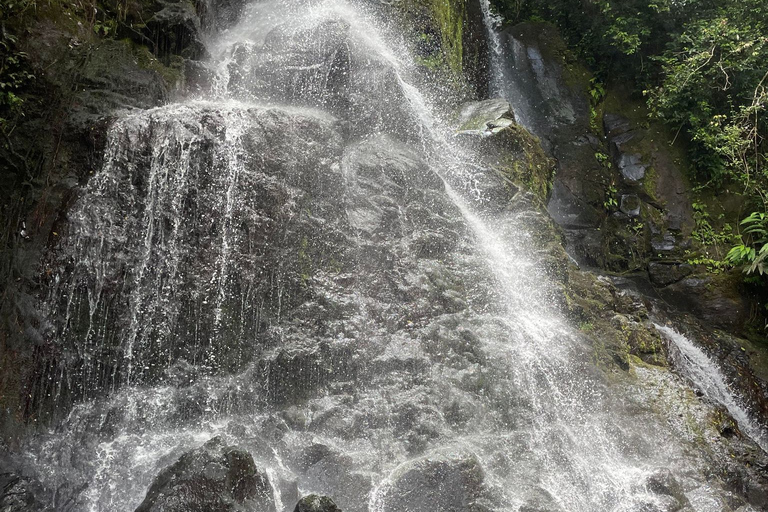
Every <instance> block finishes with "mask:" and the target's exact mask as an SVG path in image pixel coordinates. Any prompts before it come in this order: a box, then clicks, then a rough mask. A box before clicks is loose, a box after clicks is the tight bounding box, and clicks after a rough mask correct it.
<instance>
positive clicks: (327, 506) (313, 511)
mask: <svg viewBox="0 0 768 512" xmlns="http://www.w3.org/2000/svg"><path fill="white" fill-rule="evenodd" d="M293 512H341V509H340V508H339V507H337V506H336V504H335V503H334V502H333V500H332V499H331V498H329V497H328V496H318V495H317V494H310V495H309V496H304V497H303V498H301V500H299V502H298V503H297V504H296V508H294V509H293Z"/></svg>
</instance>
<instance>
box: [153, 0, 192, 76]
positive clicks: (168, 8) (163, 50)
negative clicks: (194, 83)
mask: <svg viewBox="0 0 768 512" xmlns="http://www.w3.org/2000/svg"><path fill="white" fill-rule="evenodd" d="M158 3H159V5H160V6H161V8H160V10H159V11H157V12H156V13H155V15H154V16H152V18H150V19H149V21H147V31H148V32H149V36H150V39H151V40H152V41H153V42H154V43H155V53H156V54H157V55H159V56H160V57H161V58H164V59H166V61H167V60H168V58H169V57H170V56H171V55H180V56H182V57H185V58H188V59H198V58H200V57H202V56H203V55H204V53H205V45H204V44H203V42H202V37H201V29H200V18H199V17H198V15H197V9H196V8H195V5H194V3H192V2H190V1H188V0H181V1H176V2H172V1H164V0H158Z"/></svg>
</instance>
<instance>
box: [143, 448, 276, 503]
mask: <svg viewBox="0 0 768 512" xmlns="http://www.w3.org/2000/svg"><path fill="white" fill-rule="evenodd" d="M241 510H249V511H258V512H275V503H274V500H273V497H272V486H271V485H270V482H269V479H268V478H267V476H266V475H265V474H263V473H262V472H260V471H259V470H258V469H257V468H256V464H255V463H254V461H253V457H252V456H251V455H250V454H249V453H248V452H246V451H244V450H241V449H239V448H236V447H232V446H226V445H225V444H224V442H223V441H222V440H221V438H218V437H216V438H213V439H211V440H210V441H208V442H207V443H206V444H205V445H203V446H202V447H200V448H198V449H196V450H192V451H190V452H187V453H185V454H184V455H182V456H181V457H180V458H179V460H178V461H177V462H176V463H175V464H173V465H172V466H170V467H168V468H166V469H165V470H164V471H163V472H162V473H160V475H158V476H157V478H155V481H154V482H153V483H152V486H151V487H150V488H149V491H148V492H147V496H146V498H144V501H143V502H142V503H141V505H139V508H137V509H136V512H161V511H162V512H194V511H199V512H234V511H241Z"/></svg>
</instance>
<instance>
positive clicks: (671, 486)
mask: <svg viewBox="0 0 768 512" xmlns="http://www.w3.org/2000/svg"><path fill="white" fill-rule="evenodd" d="M645 486H646V488H647V489H648V490H649V491H651V492H653V493H655V494H658V495H659V496H666V497H669V498H672V499H673V500H674V501H675V502H676V503H677V508H675V509H674V510H677V509H679V508H682V507H683V506H685V505H686V504H687V503H688V499H687V498H686V497H685V492H683V487H682V486H681V485H680V483H679V482H678V481H677V480H676V479H675V477H674V475H673V474H672V472H671V471H670V470H668V469H659V470H657V471H655V472H653V474H651V475H650V476H648V477H647V478H646V479H645ZM667 501H669V500H667Z"/></svg>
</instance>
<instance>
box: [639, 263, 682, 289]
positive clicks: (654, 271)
mask: <svg viewBox="0 0 768 512" xmlns="http://www.w3.org/2000/svg"><path fill="white" fill-rule="evenodd" d="M692 273H693V267H692V266H691V265H689V264H687V263H659V262H651V263H650V264H649V265H648V275H649V276H650V278H651V282H652V283H653V284H655V285H657V286H668V285H670V284H673V283H677V282H678V281H682V280H683V279H685V278H686V277H688V276H689V275H691V274H692Z"/></svg>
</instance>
